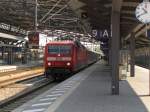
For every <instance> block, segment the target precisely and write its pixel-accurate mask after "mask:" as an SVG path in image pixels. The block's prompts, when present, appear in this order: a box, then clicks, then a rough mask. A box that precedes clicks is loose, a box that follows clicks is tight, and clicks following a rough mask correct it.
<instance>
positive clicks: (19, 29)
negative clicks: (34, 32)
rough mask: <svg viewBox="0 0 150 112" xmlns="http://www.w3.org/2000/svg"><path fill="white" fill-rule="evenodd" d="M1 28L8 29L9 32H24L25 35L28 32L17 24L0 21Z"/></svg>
mask: <svg viewBox="0 0 150 112" xmlns="http://www.w3.org/2000/svg"><path fill="white" fill-rule="evenodd" d="M0 29H3V30H6V31H9V32H14V33H19V34H23V35H26V34H27V31H26V30H24V29H22V28H20V27H17V26H13V25H9V24H6V23H0Z"/></svg>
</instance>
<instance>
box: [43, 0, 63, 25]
mask: <svg viewBox="0 0 150 112" xmlns="http://www.w3.org/2000/svg"><path fill="white" fill-rule="evenodd" d="M61 1H62V0H59V1H58V2H57V3H56V4H55V5H54V6H53V7H52V8H51V9H50V10H49V11H48V12H47V13H46V14H45V15H44V16H43V17H42V18H41V19H40V22H42V21H43V20H44V19H45V17H46V16H48V15H49V14H50V13H51V12H52V11H53V10H54V9H55V8H56V7H57V6H58V4H59V3H60V2H61Z"/></svg>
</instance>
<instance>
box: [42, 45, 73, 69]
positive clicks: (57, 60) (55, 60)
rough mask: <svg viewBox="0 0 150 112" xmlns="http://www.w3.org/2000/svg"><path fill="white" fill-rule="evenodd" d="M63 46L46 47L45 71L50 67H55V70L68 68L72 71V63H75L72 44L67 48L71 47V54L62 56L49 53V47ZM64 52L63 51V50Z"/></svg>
mask: <svg viewBox="0 0 150 112" xmlns="http://www.w3.org/2000/svg"><path fill="white" fill-rule="evenodd" d="M50 45H51V46H52V45H53V46H54V45H56V46H61V45H62V46H63V45H64V44H48V45H47V46H46V47H45V60H44V62H45V69H46V68H48V67H55V68H68V69H72V62H73V59H72V58H73V57H72V55H73V46H72V45H71V44H68V45H67V46H71V51H70V53H69V54H67V53H66V54H65V53H64V54H62V53H61V52H60V53H50V52H48V46H50ZM56 51H57V49H56ZM62 51H63V50H62ZM65 52H66V51H65Z"/></svg>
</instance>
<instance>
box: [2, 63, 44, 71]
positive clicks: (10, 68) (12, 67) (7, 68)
mask: <svg viewBox="0 0 150 112" xmlns="http://www.w3.org/2000/svg"><path fill="white" fill-rule="evenodd" d="M41 65H43V61H36V62H35V61H31V62H29V63H27V64H14V65H0V73H2V72H10V71H14V70H17V69H21V68H28V67H35V66H41Z"/></svg>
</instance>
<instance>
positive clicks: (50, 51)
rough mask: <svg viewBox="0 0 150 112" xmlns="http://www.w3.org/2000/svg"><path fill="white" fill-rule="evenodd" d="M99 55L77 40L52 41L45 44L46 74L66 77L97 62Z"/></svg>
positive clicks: (47, 75) (54, 76)
mask: <svg viewBox="0 0 150 112" xmlns="http://www.w3.org/2000/svg"><path fill="white" fill-rule="evenodd" d="M98 57H99V55H98V54H96V53H93V52H91V51H88V50H87V49H86V48H85V47H84V46H83V45H82V44H81V43H79V42H77V41H56V42H50V43H48V44H47V45H46V46H45V57H44V62H45V63H44V66H45V76H46V77H50V76H52V77H53V78H55V79H56V78H64V77H66V76H68V74H70V73H74V72H76V71H78V70H80V69H82V68H84V67H86V66H88V65H89V64H91V63H93V62H96V61H97V60H98Z"/></svg>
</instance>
